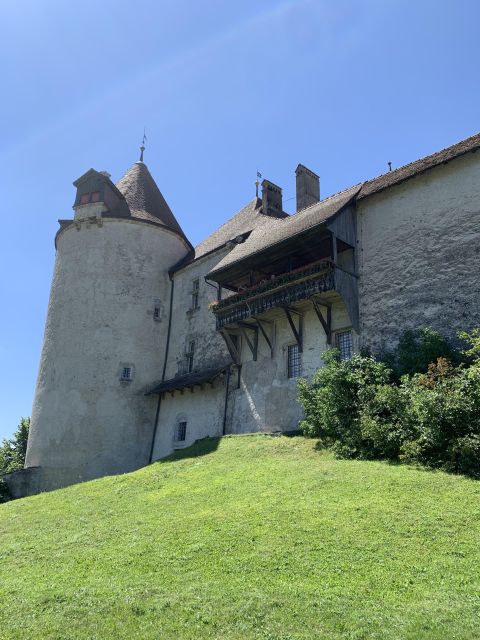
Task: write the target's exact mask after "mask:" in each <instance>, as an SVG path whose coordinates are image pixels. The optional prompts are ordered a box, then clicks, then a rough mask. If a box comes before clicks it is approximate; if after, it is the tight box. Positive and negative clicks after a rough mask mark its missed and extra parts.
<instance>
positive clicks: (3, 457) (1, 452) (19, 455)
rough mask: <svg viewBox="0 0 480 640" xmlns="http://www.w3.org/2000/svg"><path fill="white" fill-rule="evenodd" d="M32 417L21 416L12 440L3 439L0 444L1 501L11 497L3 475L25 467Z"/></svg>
mask: <svg viewBox="0 0 480 640" xmlns="http://www.w3.org/2000/svg"><path fill="white" fill-rule="evenodd" d="M29 429H30V418H21V419H20V424H19V425H18V427H17V430H16V431H15V433H14V434H13V438H12V439H11V440H3V441H2V444H1V445H0V503H1V502H6V501H7V500H9V499H10V494H9V492H8V487H7V484H6V482H5V480H3V479H2V477H3V476H4V475H5V474H6V473H10V472H11V471H17V470H19V469H23V466H24V464H25V456H26V454H27V441H28V432H29Z"/></svg>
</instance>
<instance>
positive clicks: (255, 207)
mask: <svg viewBox="0 0 480 640" xmlns="http://www.w3.org/2000/svg"><path fill="white" fill-rule="evenodd" d="M288 217H289V216H288V213H284V212H282V213H278V214H277V216H276V217H274V216H272V215H270V214H269V215H264V214H263V213H262V201H261V199H260V198H254V199H253V200H251V201H250V202H249V203H248V204H246V205H245V206H244V207H243V208H242V209H240V211H239V212H238V213H236V214H235V215H234V216H232V217H231V218H230V219H229V220H227V221H226V222H225V223H224V224H222V226H221V227H219V228H218V229H216V230H215V231H214V232H213V233H212V234H211V235H209V236H208V238H206V239H205V240H203V241H202V242H200V244H198V245H197V246H196V247H195V254H193V253H192V254H191V255H189V256H187V257H186V258H185V259H183V260H182V261H181V262H180V263H178V264H177V265H175V267H174V268H173V269H172V271H173V272H174V271H177V270H179V269H181V268H182V267H184V266H186V265H187V264H190V263H191V262H193V261H194V260H198V259H199V258H202V257H203V256H205V255H207V254H208V253H211V252H212V251H215V249H219V248H220V247H223V246H224V245H225V243H227V242H228V241H229V240H233V239H234V238H237V237H238V236H242V235H244V234H246V233H250V232H251V231H252V230H253V229H255V228H256V227H258V226H259V225H263V224H264V223H265V222H272V221H273V222H275V221H276V220H278V219H282V218H288Z"/></svg>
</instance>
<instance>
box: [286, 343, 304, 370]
mask: <svg viewBox="0 0 480 640" xmlns="http://www.w3.org/2000/svg"><path fill="white" fill-rule="evenodd" d="M287 375H288V377H289V378H299V377H300V376H301V375H302V360H301V356H300V352H299V350H298V344H290V345H289V346H288V347H287Z"/></svg>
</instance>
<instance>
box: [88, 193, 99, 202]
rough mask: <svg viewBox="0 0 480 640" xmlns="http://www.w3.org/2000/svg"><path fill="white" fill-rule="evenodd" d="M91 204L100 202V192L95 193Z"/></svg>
mask: <svg viewBox="0 0 480 640" xmlns="http://www.w3.org/2000/svg"><path fill="white" fill-rule="evenodd" d="M90 202H100V191H93V193H92V197H91V199H90Z"/></svg>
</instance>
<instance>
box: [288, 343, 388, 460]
mask: <svg viewBox="0 0 480 640" xmlns="http://www.w3.org/2000/svg"><path fill="white" fill-rule="evenodd" d="M323 359H324V363H325V366H324V367H323V368H322V369H318V371H317V372H316V373H315V375H314V376H313V380H312V382H311V383H309V382H308V381H307V380H300V381H299V382H298V391H299V400H300V403H301V404H302V406H303V409H304V412H305V419H304V420H303V422H302V423H301V425H300V427H301V429H302V431H303V432H304V433H305V434H306V435H308V436H311V437H318V438H320V439H321V440H323V441H324V442H325V443H326V444H329V445H332V446H333V448H334V450H335V451H336V453H337V455H341V456H342V457H357V456H369V455H370V452H369V447H365V446H364V443H363V439H362V434H361V426H360V407H361V404H362V402H363V401H364V398H365V397H367V396H369V395H371V394H372V393H373V392H374V389H375V388H376V387H377V386H378V385H383V384H387V383H388V381H389V379H390V375H391V372H390V370H389V369H388V368H387V367H386V366H385V365H384V364H383V363H381V362H378V361H377V360H375V358H373V357H372V356H360V355H354V356H353V357H352V358H350V359H349V360H342V361H340V360H339V359H338V351H337V350H336V349H331V350H330V351H327V352H326V353H325V354H324V356H323Z"/></svg>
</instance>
